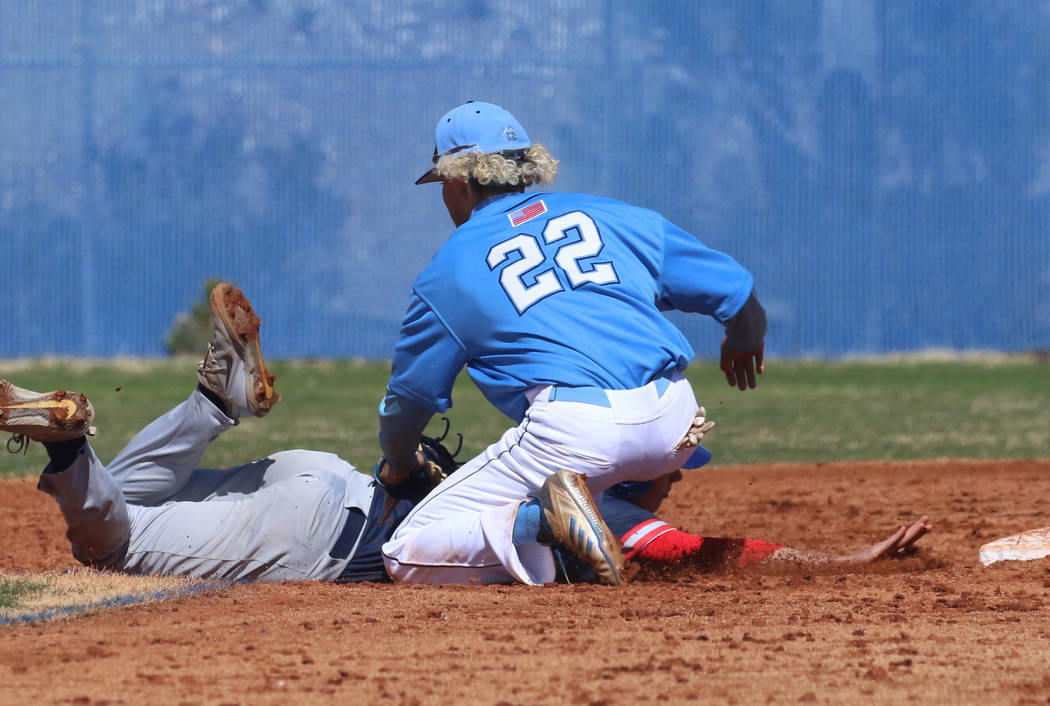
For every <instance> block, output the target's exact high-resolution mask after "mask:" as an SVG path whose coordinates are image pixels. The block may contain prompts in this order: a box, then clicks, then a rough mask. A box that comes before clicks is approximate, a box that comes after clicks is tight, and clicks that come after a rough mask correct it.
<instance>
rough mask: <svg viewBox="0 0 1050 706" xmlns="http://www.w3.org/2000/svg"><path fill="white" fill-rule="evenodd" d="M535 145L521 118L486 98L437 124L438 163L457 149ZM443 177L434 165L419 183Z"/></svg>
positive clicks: (499, 149) (488, 149)
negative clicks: (435, 169) (441, 158)
mask: <svg viewBox="0 0 1050 706" xmlns="http://www.w3.org/2000/svg"><path fill="white" fill-rule="evenodd" d="M531 145H532V142H530V141H529V135H528V133H527V132H525V128H524V127H522V125H521V123H519V122H518V119H517V118H515V117H514V116H513V115H511V114H510V113H509V112H508V111H506V110H504V109H503V108H501V107H499V106H498V105H493V104H492V103H485V102H484V101H467V102H466V103H464V104H463V105H460V106H457V107H455V108H453V109H452V110H450V111H448V112H447V113H445V114H444V115H442V116H441V119H440V120H438V124H437V127H436V128H434V164H437V161H438V157H441V156H443V155H446V154H452V153H455V152H462V151H465V150H472V151H475V152H485V153H488V152H506V151H507V150H523V149H525V148H526V147H529V146H531ZM432 181H441V177H440V176H438V175H437V173H436V172H435V171H434V170H433V169H430V170H429V171H427V173H426V174H424V175H423V176H421V177H419V178H418V179H416V183H417V184H426V183H428V182H432Z"/></svg>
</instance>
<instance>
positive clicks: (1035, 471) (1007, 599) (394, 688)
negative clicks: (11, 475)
mask: <svg viewBox="0 0 1050 706" xmlns="http://www.w3.org/2000/svg"><path fill="white" fill-rule="evenodd" d="M0 493H2V496H0V497H2V500H0V537H2V538H3V542H2V546H0V568H3V569H4V570H7V571H20V570H26V571H29V570H41V569H61V568H63V567H70V566H73V565H74V562H73V560H72V559H71V558H70V556H69V551H68V543H67V541H66V540H65V537H64V529H63V526H62V522H61V518H60V516H59V514H58V510H57V507H56V506H55V505H54V503H53V502H52V501H51V500H50V499H49V498H47V497H46V496H44V495H43V494H42V493H40V492H38V491H36V490H35V479H28V478H26V479H16V480H7V481H3V482H0ZM662 514H663V515H664V516H665V518H666V519H668V520H670V521H673V522H676V523H678V524H679V525H681V526H683V527H684V528H686V529H689V530H692V531H696V532H703V533H706V534H711V535H730V536H750V537H756V538H761V539H768V540H775V541H780V542H784V543H787V544H789V545H791V546H796V547H800V548H807V549H830V550H846V549H857V548H860V547H862V546H864V545H867V544H870V543H872V542H874V541H876V540H877V539H881V538H882V537H883V536H884V535H887V534H889V532H890V531H891V530H892V529H894V528H895V527H896V526H897V525H899V524H901V523H903V522H905V521H906V520H909V519H913V518H914V517H916V516H918V515H920V514H927V515H929V517H930V520H931V521H932V523H933V525H934V531H933V533H932V534H931V535H930V536H928V537H925V538H924V539H923V540H922V541H921V546H922V550H921V552H920V553H919V555H918V556H917V557H913V558H909V559H904V560H901V561H892V562H883V563H880V564H876V565H873V566H870V567H865V568H864V569H861V570H853V571H850V572H831V571H826V572H802V571H798V572H788V571H782V572H776V573H771V572H755V571H751V572H746V573H739V574H721V575H693V576H679V577H669V578H665V579H662V580H659V581H636V582H634V583H632V584H630V585H628V586H625V587H622V588H606V587H594V586H552V587H545V588H526V587H521V586H504V587H426V588H420V587H408V586H395V585H390V584H361V585H356V586H336V585H327V584H281V585H254V586H237V587H233V588H230V589H225V590H222V591H220V592H218V593H214V594H210V595H205V596H199V597H194V598H187V599H179V600H175V601H170V602H166V603H161V604H157V605H153V606H145V607H132V608H127V609H123V610H118V611H110V612H108V613H103V614H98V615H92V616H87V617H80V618H74V619H68V620H59V621H55V622H50V623H43V624H35V625H18V626H10V627H7V628H2V629H0V703H3V704H16V703H17V704H20V705H25V704H50V703H55V704H141V703H151V704H169V703H171V704H176V703H194V704H195V703H206V704H278V703H279V704H304V703H306V704H309V703H378V702H379V701H380V700H384V701H387V702H390V703H403V704H474V703H479V704H535V703H551V704H553V703H569V704H620V703H623V704H629V703H683V702H688V701H701V702H709V703H739V704H753V703H769V702H778V703H836V704H838V703H885V704H889V703H895V704H896V703H903V702H912V703H964V704H977V703H981V704H1001V703H1002V704H1028V703H1031V704H1034V703H1044V704H1045V703H1047V702H1050V647H1048V645H1050V605H1048V601H1050V599H1048V595H1050V560H1040V561H1032V562H1021V563H1017V562H1014V563H1009V564H1005V565H1001V564H996V565H993V566H991V567H987V568H982V567H981V566H980V565H979V564H978V562H977V550H978V547H979V546H980V544H982V543H984V542H987V541H989V540H992V539H996V538H998V537H1001V536H1004V535H1010V534H1014V533H1017V532H1020V531H1022V530H1026V529H1031V528H1034V527H1043V526H1046V525H1050V460H1041V461H1011V462H988V461H958V460H954V461H948V460H944V461H932V462H912V463H900V464H893V465H886V464H875V463H868V464H828V465H818V466H803V465H777V466H762V467H758V466H748V467H722V468H716V469H713V470H709V471H700V472H696V473H694V474H692V475H689V476H687V477H686V480H685V481H683V482H682V483H680V484H679V485H678V486H677V487H676V490H675V494H674V495H672V497H671V498H670V499H669V500H668V502H667V504H666V505H665V508H664V511H663V513H662Z"/></svg>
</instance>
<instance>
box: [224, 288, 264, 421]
mask: <svg viewBox="0 0 1050 706" xmlns="http://www.w3.org/2000/svg"><path fill="white" fill-rule="evenodd" d="M211 310H212V313H213V314H214V315H215V317H216V318H217V319H218V320H219V322H220V323H221V324H222V326H223V328H225V329H226V337H227V338H229V340H230V341H231V342H232V343H233V345H234V346H235V347H236V349H237V355H238V356H239V357H240V358H241V360H242V361H244V373H245V375H247V376H249V378H250V380H251V388H250V389H251V394H249V395H247V397H248V406H249V407H250V408H251V410H252V412H253V413H255V414H257V416H261V415H259V413H260V412H261V413H262V414H265V413H266V412H268V411H269V410H270V408H271V407H273V406H274V405H275V404H276V403H277V402H278V401H279V400H280V399H281V396H280V395H278V394H277V393H276V392H274V389H273V382H274V380H276V379H277V376H276V375H271V374H270V372H269V371H268V370H267V369H266V362H265V361H264V360H263V354H262V348H261V347H260V345H259V326H260V324H262V319H260V318H259V317H258V316H257V315H256V313H255V309H253V308H252V303H251V302H250V301H248V297H246V296H244V292H242V291H241V290H239V289H237V288H236V287H234V286H233V285H231V284H227V283H225V282H224V283H222V284H219V285H216V287H215V288H214V289H212V290H211Z"/></svg>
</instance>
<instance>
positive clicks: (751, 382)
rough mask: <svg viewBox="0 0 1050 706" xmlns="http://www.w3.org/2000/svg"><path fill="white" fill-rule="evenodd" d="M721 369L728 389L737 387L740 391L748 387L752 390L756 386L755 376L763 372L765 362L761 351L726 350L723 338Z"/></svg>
mask: <svg viewBox="0 0 1050 706" xmlns="http://www.w3.org/2000/svg"><path fill="white" fill-rule="evenodd" d="M721 367H722V372H723V373H725V375H726V382H728V383H729V386H730V387H737V388H739V389H741V390H746V389H747V388H749V387H750V388H751V389H752V390H753V389H755V385H756V384H757V381H756V379H755V376H756V374H757V375H761V374H762V373H764V372H765V370H766V361H765V357H764V354H763V350H761V349H760V350H757V351H736V350H730V349H728V348H726V339H724V338H723V339H722V361H721Z"/></svg>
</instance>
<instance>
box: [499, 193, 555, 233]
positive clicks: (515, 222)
mask: <svg viewBox="0 0 1050 706" xmlns="http://www.w3.org/2000/svg"><path fill="white" fill-rule="evenodd" d="M546 212H547V204H545V203H543V199H540V200H539V201H535V202H533V203H530V204H529V205H528V206H525V207H524V208H519V209H518V210H517V211H514V212H513V213H508V214H507V218H509V219H510V224H511V225H512V226H514V227H515V228H517V227H518V226H520V225H521V224H522V223H524V222H525V221H531V220H532V219H533V218H535V217H536V216H538V215H540V214H542V213H546Z"/></svg>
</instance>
